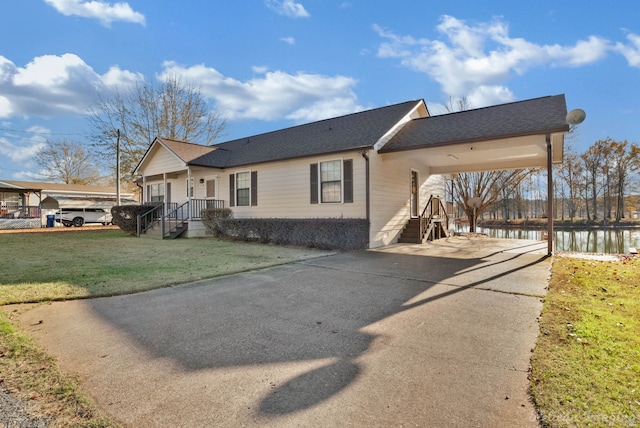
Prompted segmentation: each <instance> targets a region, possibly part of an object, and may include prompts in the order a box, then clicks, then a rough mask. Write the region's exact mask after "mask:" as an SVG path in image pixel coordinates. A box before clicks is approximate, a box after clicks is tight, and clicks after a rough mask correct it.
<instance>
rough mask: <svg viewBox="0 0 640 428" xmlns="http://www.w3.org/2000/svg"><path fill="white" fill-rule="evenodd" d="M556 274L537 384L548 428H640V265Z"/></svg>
mask: <svg viewBox="0 0 640 428" xmlns="http://www.w3.org/2000/svg"><path fill="white" fill-rule="evenodd" d="M551 271H552V272H551V278H550V280H549V290H548V292H547V295H546V297H545V301H544V306H543V309H542V316H541V318H540V335H539V337H538V340H537V343H536V348H535V350H534V353H533V356H532V359H531V367H532V372H531V376H530V381H531V392H532V395H533V399H534V402H535V404H536V407H537V408H538V411H539V412H540V416H541V423H542V426H544V427H583V426H584V427H586V426H588V427H612V426H615V427H636V426H638V425H640V334H639V332H640V258H639V257H635V258H631V257H627V256H622V257H620V258H619V260H616V261H600V260H593V259H589V258H582V257H570V256H569V257H565V256H563V255H560V256H554V259H553V264H552V268H551Z"/></svg>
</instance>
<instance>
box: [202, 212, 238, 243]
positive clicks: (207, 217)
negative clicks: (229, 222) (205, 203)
mask: <svg viewBox="0 0 640 428" xmlns="http://www.w3.org/2000/svg"><path fill="white" fill-rule="evenodd" d="M227 218H233V211H231V208H205V209H203V210H202V211H200V219H201V220H202V223H203V224H204V225H205V227H206V228H207V229H209V231H210V232H211V233H212V234H213V236H219V235H220V230H219V227H218V220H222V219H227Z"/></svg>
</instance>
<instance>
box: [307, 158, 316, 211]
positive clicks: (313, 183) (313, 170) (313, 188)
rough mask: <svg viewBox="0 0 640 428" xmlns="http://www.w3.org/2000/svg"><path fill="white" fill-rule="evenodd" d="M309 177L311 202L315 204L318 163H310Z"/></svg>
mask: <svg viewBox="0 0 640 428" xmlns="http://www.w3.org/2000/svg"><path fill="white" fill-rule="evenodd" d="M310 176H311V179H310V182H311V187H310V189H309V190H310V194H311V203H312V204H317V203H318V164H317V163H312V164H311V173H310Z"/></svg>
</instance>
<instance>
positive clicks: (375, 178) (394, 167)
mask: <svg viewBox="0 0 640 428" xmlns="http://www.w3.org/2000/svg"><path fill="white" fill-rule="evenodd" d="M370 158H371V229H370V237H369V241H370V246H371V247H372V248H373V247H379V246H382V245H388V244H391V243H394V242H396V241H397V238H398V237H399V235H400V233H401V232H402V229H404V227H405V225H406V224H407V221H408V220H409V218H410V209H411V204H410V202H411V201H410V195H411V190H410V189H411V171H412V170H413V171H417V172H418V177H419V179H420V189H419V194H418V200H419V206H418V214H421V213H422V210H423V209H424V207H425V204H426V203H427V201H428V200H429V196H430V195H440V196H441V197H442V198H444V196H445V186H444V178H443V176H441V175H430V173H429V168H428V167H427V166H425V165H423V164H420V163H418V162H416V161H415V160H413V159H412V158H411V157H408V156H406V154H398V153H390V154H384V155H376V154H372V156H370Z"/></svg>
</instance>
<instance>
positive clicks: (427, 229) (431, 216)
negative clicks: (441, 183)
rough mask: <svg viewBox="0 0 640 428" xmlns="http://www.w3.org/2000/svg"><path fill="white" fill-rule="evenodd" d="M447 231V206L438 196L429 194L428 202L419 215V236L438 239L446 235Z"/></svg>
mask: <svg viewBox="0 0 640 428" xmlns="http://www.w3.org/2000/svg"><path fill="white" fill-rule="evenodd" d="M448 231H449V216H448V214H447V208H446V207H445V205H444V203H443V202H442V200H441V199H440V198H439V197H438V196H434V195H431V196H430V197H429V202H427V205H426V206H425V207H424V211H422V214H421V215H420V237H421V239H424V237H425V236H426V237H427V239H428V240H430V241H432V240H434V239H440V238H442V236H443V235H444V236H447V234H448Z"/></svg>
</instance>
